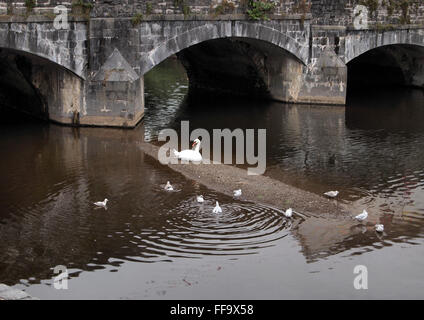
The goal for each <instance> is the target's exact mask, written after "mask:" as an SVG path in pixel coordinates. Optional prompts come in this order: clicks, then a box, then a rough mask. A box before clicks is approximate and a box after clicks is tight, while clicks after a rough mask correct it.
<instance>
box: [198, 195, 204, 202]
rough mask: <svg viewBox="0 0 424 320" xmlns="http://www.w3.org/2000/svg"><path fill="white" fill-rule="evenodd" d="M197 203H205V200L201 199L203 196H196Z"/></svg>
mask: <svg viewBox="0 0 424 320" xmlns="http://www.w3.org/2000/svg"><path fill="white" fill-rule="evenodd" d="M197 202H199V203H203V202H205V199H203V196H197Z"/></svg>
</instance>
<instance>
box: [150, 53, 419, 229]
mask: <svg viewBox="0 0 424 320" xmlns="http://www.w3.org/2000/svg"><path fill="white" fill-rule="evenodd" d="M173 64H175V62H173V61H168V62H167V63H166V64H165V65H162V66H160V67H159V68H158V70H157V72H158V73H159V74H169V73H170V72H169V69H170V68H172V65H173ZM175 70H176V71H175V73H173V77H177V76H176V75H175V74H179V75H180V77H179V78H178V81H175V79H174V78H172V79H169V83H172V84H173V85H176V86H178V85H180V86H181V90H186V84H185V82H184V79H185V74H184V73H183V70H181V69H180V68H179V67H175ZM155 76H156V74H155ZM149 81H150V77H149V75H148V76H147V77H146V83H149ZM181 83H182V84H181ZM168 88H171V89H169V90H170V91H172V92H174V91H176V89H175V88H174V87H172V85H169V84H168V82H167V81H162V82H161V84H160V85H159V88H158V87H157V86H153V88H150V87H149V88H148V91H149V92H150V95H155V96H156V97H157V96H159V95H158V94H156V92H160V96H162V97H164V98H162V99H161V100H157V99H156V100H153V101H150V102H149V105H148V110H149V111H148V114H147V116H146V120H145V121H146V123H149V126H150V127H147V130H146V131H147V135H148V139H149V140H150V141H152V142H155V139H156V138H157V132H158V131H155V129H157V128H158V127H160V128H163V127H171V128H174V129H176V130H177V131H178V130H179V127H180V122H181V121H183V120H190V128H191V129H192V130H193V129H196V128H205V129H207V130H208V131H209V132H210V133H211V134H212V130H213V129H214V128H230V129H232V130H233V129H236V128H243V129H247V128H254V129H258V128H266V129H267V171H266V175H268V176H271V177H273V178H276V179H279V180H282V181H283V182H287V183H289V184H291V185H294V186H297V187H299V188H302V189H305V190H309V191H312V192H315V193H318V194H322V193H324V192H326V191H328V190H339V191H340V199H341V200H342V201H345V202H346V201H354V202H355V205H356V206H357V207H358V210H359V208H360V207H363V206H366V207H368V208H370V210H371V211H372V209H375V210H376V211H378V212H380V211H381V212H385V213H390V214H394V215H395V216H394V217H393V219H395V220H399V219H402V220H404V219H409V220H411V222H412V221H416V222H417V223H418V224H420V225H421V224H422V223H423V222H424V220H423V219H424V160H423V159H424V127H423V126H422V121H423V120H424V91H422V90H412V89H394V90H393V89H391V90H380V91H377V90H368V91H366V90H365V91H362V92H350V95H349V97H348V105H347V107H346V108H342V107H332V106H307V105H287V104H281V103H276V102H256V101H254V102H252V101H230V100H226V101H192V100H190V99H185V100H184V98H183V96H182V95H180V96H178V95H174V94H172V93H170V94H169V95H165V94H163V92H165V91H167V89H168ZM166 97H172V99H169V98H166ZM169 110H172V112H170V113H167V111H169ZM165 119H166V120H165ZM165 123H167V125H164V124H165ZM151 128H152V129H151ZM153 128H155V129H153ZM360 211H362V210H360Z"/></svg>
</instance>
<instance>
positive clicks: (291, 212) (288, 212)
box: [284, 208, 293, 218]
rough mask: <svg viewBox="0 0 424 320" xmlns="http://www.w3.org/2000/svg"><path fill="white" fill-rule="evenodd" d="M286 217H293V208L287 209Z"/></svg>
mask: <svg viewBox="0 0 424 320" xmlns="http://www.w3.org/2000/svg"><path fill="white" fill-rule="evenodd" d="M284 216H285V217H286V218H291V217H292V216H293V209H292V208H290V209H287V210H286V212H284Z"/></svg>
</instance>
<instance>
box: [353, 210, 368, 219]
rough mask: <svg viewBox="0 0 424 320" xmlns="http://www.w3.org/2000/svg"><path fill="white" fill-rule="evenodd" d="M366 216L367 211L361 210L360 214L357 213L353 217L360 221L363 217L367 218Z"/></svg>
mask: <svg viewBox="0 0 424 320" xmlns="http://www.w3.org/2000/svg"><path fill="white" fill-rule="evenodd" d="M367 218H368V212H367V211H366V210H364V211H362V213H361V214H358V215H357V216H356V217H355V219H356V220H358V221H360V222H362V221H364V220H365V219H367Z"/></svg>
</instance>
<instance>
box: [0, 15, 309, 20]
mask: <svg viewBox="0 0 424 320" xmlns="http://www.w3.org/2000/svg"><path fill="white" fill-rule="evenodd" d="M132 18H133V17H132V16H126V17H125V16H122V17H120V16H117V17H113V16H111V17H108V16H104V17H94V16H93V17H90V19H87V18H85V17H75V16H72V15H70V16H69V22H74V21H76V22H80V21H87V20H97V19H116V20H119V19H132ZM269 19H270V20H271V21H272V20H311V19H312V15H311V14H308V15H306V16H303V15H302V14H284V15H269ZM53 20H54V18H52V17H47V16H45V15H30V16H28V17H25V16H21V15H0V22H52V21H53ZM196 20H201V21H220V20H224V21H228V20H249V18H248V16H247V15H246V14H224V15H219V16H214V15H212V14H210V15H204V14H203V15H200V14H199V15H190V16H184V15H183V14H161V15H153V14H152V15H148V16H144V17H143V19H142V21H141V22H145V21H196ZM249 21H259V20H249Z"/></svg>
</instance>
